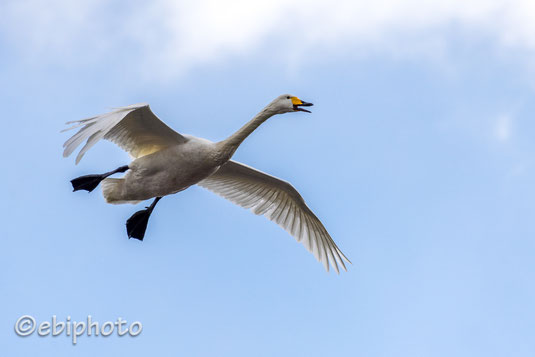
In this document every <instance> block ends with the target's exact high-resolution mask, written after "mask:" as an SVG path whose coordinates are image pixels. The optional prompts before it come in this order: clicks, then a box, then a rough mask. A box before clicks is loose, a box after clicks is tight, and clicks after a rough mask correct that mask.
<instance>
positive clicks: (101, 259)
mask: <svg viewBox="0 0 535 357" xmlns="http://www.w3.org/2000/svg"><path fill="white" fill-rule="evenodd" d="M305 5H307V6H305ZM0 12H2V14H4V17H5V19H6V20H5V21H3V23H2V24H1V25H0V52H1V54H2V55H1V56H0V78H2V84H3V85H2V86H0V96H1V97H2V103H3V118H4V119H3V121H2V123H3V126H4V139H3V140H2V141H1V144H0V145H2V152H3V154H4V155H3V163H4V171H3V173H4V174H3V175H2V176H1V178H0V183H1V187H2V197H4V200H3V202H4V204H3V205H2V206H1V208H0V210H1V211H0V212H1V214H2V217H4V219H3V220H2V222H3V223H4V224H3V227H2V230H3V233H2V237H3V241H4V242H3V248H2V249H1V251H0V271H1V273H0V283H1V285H2V287H3V293H2V296H1V297H0V301H1V302H2V306H3V309H2V323H1V324H0V335H1V336H2V337H1V341H2V343H1V345H2V351H3V352H4V354H5V355H10V356H27V355H50V354H54V355H60V356H71V355H81V356H93V355H96V354H98V355H103V356H106V355H117V354H121V355H126V354H129V355H131V356H132V355H133V356H137V355H147V354H151V355H152V354H157V355H162V356H167V355H170V356H171V355H172V356H176V355H184V356H213V355H217V356H251V355H255V356H274V355H277V356H320V355H342V354H343V355H351V356H411V357H413V356H452V355H454V356H533V355H534V354H535V342H534V341H535V340H534V339H533V335H534V332H535V323H534V321H535V307H534V304H533V301H535V287H534V285H533V274H534V272H535V263H534V260H533V251H534V248H535V243H534V239H533V237H534V236H535V225H534V223H533V222H534V220H533V217H534V215H535V208H534V207H535V206H534V203H533V202H535V189H534V188H533V183H534V182H535V161H534V157H535V142H534V141H533V132H534V131H535V124H534V121H533V120H532V118H533V117H534V116H535V104H534V101H533V99H532V98H533V96H534V94H535V93H534V92H535V72H534V68H533V60H534V58H535V42H533V37H532V33H533V31H534V30H535V25H534V24H533V21H532V20H531V19H532V18H533V15H534V13H535V7H534V6H533V5H531V4H530V3H528V2H524V1H512V2H511V1H509V2H505V1H491V2H489V1H486V2H484V1H473V2H471V3H470V5H469V6H468V5H465V4H463V3H462V2H461V1H456V0H450V1H442V2H440V4H428V3H427V2H423V1H417V0H412V1H394V0H384V1H379V2H373V4H372V3H368V2H364V1H362V2H361V1H351V2H350V1H347V2H346V1H340V2H339V4H338V5H337V6H335V7H329V6H325V5H323V4H321V3H307V4H305V3H304V2H301V1H294V2H291V3H290V2H282V1H269V2H268V1H265V2H263V1H259V2H240V1H233V2H229V3H226V5H221V3H218V2H212V1H198V2H196V3H195V5H191V4H187V3H180V2H172V1H164V0H162V1H155V2H151V4H150V5H147V4H145V3H144V2H122V1H114V2H103V1H95V2H67V1H60V0H56V1H50V2H46V3H45V2H40V1H5V2H3V3H2V4H1V5H0ZM286 92H289V93H292V94H295V95H297V96H299V97H301V98H302V99H304V100H306V101H310V102H313V103H314V104H315V106H314V107H313V113H312V114H308V115H307V114H305V113H295V114H294V113H291V114H286V115H283V116H277V117H274V118H272V119H270V120H269V121H268V122H266V123H265V124H263V125H262V126H261V127H260V128H259V129H258V131H257V132H255V133H253V134H252V135H251V136H250V137H249V138H248V139H247V140H246V141H245V142H244V144H243V145H242V146H241V147H240V149H239V150H238V151H237V153H236V155H235V157H234V158H235V159H236V160H238V161H241V162H244V163H246V164H248V165H251V166H254V167H256V168H258V169H260V170H263V171H266V172H269V173H271V174H273V175H275V176H278V177H280V178H283V179H285V180H288V181H290V182H291V183H292V184H294V186H295V187H296V188H297V189H298V190H299V191H300V193H301V194H302V196H303V197H304V198H305V200H306V201H307V203H308V204H309V206H310V207H311V208H312V209H313V210H314V212H315V213H316V214H317V215H318V216H319V217H320V219H321V220H322V221H323V222H324V224H325V226H326V227H327V229H328V230H329V232H330V233H331V235H332V237H333V238H334V239H335V241H336V242H337V243H338V245H339V247H340V248H341V250H342V251H343V252H344V253H345V254H346V255H347V256H348V257H349V258H350V259H351V260H352V262H353V265H351V266H350V267H349V271H348V272H347V273H345V272H343V273H341V274H340V275H336V274H335V273H333V272H331V273H326V272H325V271H324V269H323V267H322V265H321V264H319V263H318V262H317V261H316V260H315V259H314V257H313V256H312V255H311V254H310V253H308V252H307V251H306V249H304V247H303V246H302V245H301V244H298V243H296V242H295V241H294V240H293V238H291V237H290V236H289V235H288V234H287V233H286V232H285V231H284V230H282V229H280V228H279V227H278V226H276V225H275V224H273V223H272V222H269V221H268V220H266V219H264V218H263V217H256V216H254V215H253V214H251V213H250V212H248V211H247V210H244V209H242V208H240V207H237V206H234V205H233V204H231V203H229V202H227V201H225V200H224V199H222V198H220V197H218V196H215V195H213V194H212V193H210V192H208V191H206V190H203V189H201V188H198V187H192V188H190V189H188V190H187V191H184V192H181V193H179V194H177V195H175V196H171V197H167V198H165V199H163V200H162V201H161V202H160V203H159V204H158V207H157V208H156V210H155V213H154V215H153V216H152V218H151V222H150V224H149V228H148V231H147V236H146V239H145V241H143V242H138V241H134V240H128V239H127V238H126V233H125V229H124V222H125V220H126V219H127V218H128V217H129V216H130V215H131V214H132V213H133V212H135V211H136V210H138V209H140V208H141V207H142V205H139V206H131V205H121V206H112V205H106V204H105V203H104V200H103V198H102V196H101V192H100V190H96V191H95V192H93V193H91V194H86V193H82V192H76V193H72V192H71V187H70V183H69V180H70V179H72V178H74V177H77V176H79V175H83V174H87V173H98V172H104V171H108V170H111V169H113V168H116V167H117V166H120V165H124V164H125V163H127V160H128V156H127V155H126V154H125V153H123V152H122V151H121V150H120V149H118V148H117V147H115V146H114V145H113V144H111V143H108V142H99V143H98V145H96V146H95V147H94V148H92V149H91V150H90V151H89V152H88V153H87V154H86V156H85V157H84V159H83V160H82V162H81V163H80V164H79V165H77V166H75V165H74V158H72V157H71V158H68V159H64V158H62V144H63V142H64V141H65V140H66V139H67V138H68V137H69V135H68V134H65V133H63V134H61V133H59V131H60V130H61V129H63V128H64V125H63V124H64V122H66V121H69V120H76V119H80V118H85V117H88V116H91V115H94V114H99V113H103V112H105V111H106V110H107V109H108V108H110V107H116V106H122V105H128V104H132V103H137V102H141V101H144V102H148V103H150V104H151V107H152V109H153V111H154V112H155V113H156V114H157V115H158V116H159V117H160V118H162V119H163V120H164V121H165V122H166V123H168V124H169V125H170V126H171V127H173V128H174V129H175V130H177V131H179V132H181V133H187V134H193V135H196V136H201V137H206V138H208V139H211V140H218V139H222V138H224V137H226V136H228V135H230V134H231V133H232V132H233V131H234V130H236V129H238V128H239V127H240V126H241V125H242V124H243V123H245V122H246V121H247V120H249V119H250V118H251V117H252V116H253V115H254V114H256V113H257V112H258V111H259V110H260V109H261V108H262V107H263V106H264V105H266V104H267V103H268V102H269V101H271V100H272V99H273V98H274V97H276V96H277V95H279V94H282V93H286ZM6 198H7V199H6ZM25 314H29V315H32V316H34V317H35V319H36V320H37V321H38V323H39V322H42V321H50V320H51V317H52V315H57V317H58V319H59V320H65V319H66V317H67V316H71V319H72V320H76V321H83V320H85V319H87V315H91V316H92V317H93V319H94V320H97V321H100V322H101V323H103V322H105V321H115V320H116V319H117V318H118V317H122V318H123V319H126V320H127V321H129V322H132V321H141V322H142V324H143V332H142V333H141V335H139V336H138V337H135V338H131V337H128V336H125V337H118V336H116V335H115V334H114V335H112V336H110V337H107V338H105V337H88V336H86V335H84V336H81V337H80V338H79V340H78V343H77V344H76V346H73V345H72V344H71V342H70V338H69V337H67V336H65V335H61V336H59V337H55V338H53V337H50V336H48V337H38V336H36V335H35V334H34V335H32V336H30V337H26V338H21V337H18V336H17V335H16V334H15V333H14V329H13V326H14V324H15V321H16V320H17V319H18V318H19V317H20V316H22V315H25Z"/></svg>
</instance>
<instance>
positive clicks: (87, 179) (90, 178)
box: [71, 175, 106, 192]
mask: <svg viewBox="0 0 535 357" xmlns="http://www.w3.org/2000/svg"><path fill="white" fill-rule="evenodd" d="M105 178H106V177H105V176H104V175H85V176H80V177H77V178H75V179H73V180H71V184H72V188H73V192H74V191H79V190H86V191H88V192H91V191H93V190H94V189H95V188H96V187H97V186H98V185H99V183H100V182H101V181H102V180H104V179H105Z"/></svg>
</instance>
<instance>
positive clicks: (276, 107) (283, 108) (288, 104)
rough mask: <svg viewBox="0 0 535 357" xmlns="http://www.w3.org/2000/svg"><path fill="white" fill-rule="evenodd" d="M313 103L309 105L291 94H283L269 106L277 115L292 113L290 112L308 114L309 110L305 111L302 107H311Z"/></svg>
mask: <svg viewBox="0 0 535 357" xmlns="http://www.w3.org/2000/svg"><path fill="white" fill-rule="evenodd" d="M312 105H313V104H312V103H307V102H305V101H303V100H301V99H299V98H297V97H296V96H295V95H291V94H282V95H279V96H278V97H277V98H275V99H274V100H273V101H272V102H271V103H270V104H269V105H268V108H269V109H271V110H273V111H275V113H276V114H283V113H290V112H307V113H310V111H309V110H306V109H303V108H301V107H311V106H312Z"/></svg>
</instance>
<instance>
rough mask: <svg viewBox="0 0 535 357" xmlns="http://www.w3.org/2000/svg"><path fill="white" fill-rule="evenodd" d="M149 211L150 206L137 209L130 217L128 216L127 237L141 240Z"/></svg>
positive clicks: (150, 211) (145, 228) (147, 221)
mask: <svg viewBox="0 0 535 357" xmlns="http://www.w3.org/2000/svg"><path fill="white" fill-rule="evenodd" d="M151 213H152V210H151V209H150V208H146V209H143V210H141V211H137V212H136V213H134V214H133V215H132V216H131V217H130V218H128V220H127V221H126V233H127V234H128V238H135V239H139V240H143V237H145V231H146V230H147V224H148V223H149V217H150V214H151Z"/></svg>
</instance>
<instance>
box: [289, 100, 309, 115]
mask: <svg viewBox="0 0 535 357" xmlns="http://www.w3.org/2000/svg"><path fill="white" fill-rule="evenodd" d="M292 104H293V107H294V112H307V113H311V111H310V110H306V109H303V108H301V107H311V106H313V105H314V104H312V103H307V102H305V101H302V100H301V99H299V98H297V97H292Z"/></svg>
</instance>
